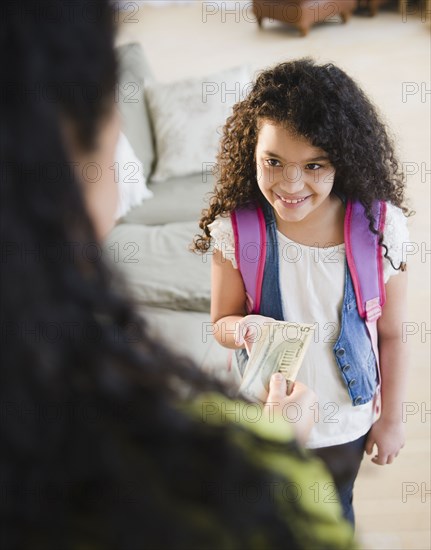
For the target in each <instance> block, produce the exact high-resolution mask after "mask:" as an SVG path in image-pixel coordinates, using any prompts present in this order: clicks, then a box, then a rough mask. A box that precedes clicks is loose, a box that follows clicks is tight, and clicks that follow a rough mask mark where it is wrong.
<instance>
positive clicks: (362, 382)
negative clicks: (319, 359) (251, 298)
mask: <svg viewBox="0 0 431 550" xmlns="http://www.w3.org/2000/svg"><path fill="white" fill-rule="evenodd" d="M262 207H263V212H264V215H265V222H266V262H265V270H264V274H263V283H262V295H261V302H260V303H261V305H260V312H259V313H260V315H264V316H266V317H272V318H274V319H276V320H278V321H288V319H284V317H283V309H282V301H281V290H280V280H279V272H280V271H279V253H278V240H277V225H276V220H275V217H274V212H273V209H272V207H271V205H270V204H269V203H267V202H266V201H265V202H264V204H262ZM293 321H295V320H293ZM333 352H334V357H335V361H336V363H337V365H338V368H339V370H340V374H341V377H342V379H343V381H344V383H345V385H346V389H347V391H348V392H349V396H350V399H351V401H352V405H353V406H357V405H363V404H364V403H367V402H368V401H371V399H372V398H373V396H374V394H375V392H376V388H377V385H378V371H377V362H376V358H375V356H374V352H373V348H372V344H371V339H370V336H369V334H368V330H367V327H366V325H365V322H364V320H363V319H362V318H361V317H360V315H359V313H358V308H357V304H356V296H355V291H354V288H353V283H352V278H351V276H350V271H349V268H348V265H347V260H346V263H345V282H344V299H343V305H342V312H341V328H340V334H339V336H338V339H337V341H336V343H335V345H334V347H333ZM247 357H248V356H247V352H246V351H245V350H244V349H242V350H239V353H237V358H238V364H239V368H240V370H241V371H242V372H243V368H244V367H245V361H246V360H247Z"/></svg>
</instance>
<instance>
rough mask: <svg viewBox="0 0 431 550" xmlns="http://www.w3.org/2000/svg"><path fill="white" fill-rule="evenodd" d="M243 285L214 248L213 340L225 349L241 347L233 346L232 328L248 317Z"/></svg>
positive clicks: (237, 273)
mask: <svg viewBox="0 0 431 550" xmlns="http://www.w3.org/2000/svg"><path fill="white" fill-rule="evenodd" d="M245 304H246V295H245V289H244V283H243V281H242V277H241V274H240V272H239V270H238V269H235V268H234V267H233V265H232V262H231V261H230V260H227V259H226V258H225V257H224V256H223V255H222V253H221V252H220V251H219V250H217V249H215V250H214V254H213V256H212V266H211V321H212V323H214V331H215V333H214V336H215V338H216V340H217V341H218V342H219V343H220V344H221V345H222V346H225V347H227V348H233V349H237V348H243V347H244V345H237V344H236V343H235V329H236V328H237V326H238V323H239V322H240V321H241V320H242V319H243V318H244V316H245V315H246V314H247V312H246V309H245Z"/></svg>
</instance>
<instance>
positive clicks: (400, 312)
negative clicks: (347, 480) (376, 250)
mask: <svg viewBox="0 0 431 550" xmlns="http://www.w3.org/2000/svg"><path fill="white" fill-rule="evenodd" d="M406 318H407V272H400V273H399V274H397V275H395V276H392V277H391V278H390V279H389V281H388V283H387V284H386V304H385V306H384V308H383V313H382V316H381V317H380V319H379V321H378V323H377V329H378V335H379V354H380V370H381V377H382V388H381V390H382V411H381V416H380V418H379V419H378V420H377V422H376V423H375V424H374V425H373V427H372V429H371V432H370V435H369V436H368V440H367V445H366V451H367V453H368V454H371V453H372V451H373V446H374V444H376V445H377V450H378V451H377V455H376V456H375V457H374V458H373V459H372V461H373V462H374V463H375V464H380V465H384V464H391V463H392V462H393V460H394V458H395V457H396V456H397V455H398V453H399V451H400V449H401V448H402V447H403V446H404V440H405V436H404V423H403V421H402V403H403V401H404V400H405V397H406V386H407V366H408V350H407V344H406V343H405V342H403V341H402V331H403V322H405V320H406Z"/></svg>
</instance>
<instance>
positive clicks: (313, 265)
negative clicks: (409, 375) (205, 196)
mask: <svg viewBox="0 0 431 550" xmlns="http://www.w3.org/2000/svg"><path fill="white" fill-rule="evenodd" d="M209 229H210V232H211V237H212V238H213V239H214V247H215V248H217V249H219V250H220V251H221V252H222V254H223V255H224V257H225V258H227V259H229V260H231V262H232V265H233V266H234V267H235V268H237V265H236V260H235V240H234V235H233V230H232V223H231V219H230V217H218V218H216V220H215V221H214V222H213V223H212V224H211V225H210V226H209ZM277 237H278V249H279V265H280V290H281V298H282V307H283V313H284V317H285V318H286V319H289V320H290V321H293V322H299V323H311V324H315V338H314V343H313V344H312V345H311V346H310V347H309V349H308V351H307V354H306V356H305V358H304V362H303V364H302V366H301V369H300V371H299V374H298V377H297V379H298V380H299V381H301V382H303V383H304V384H307V386H309V387H310V388H311V389H313V390H314V391H315V392H316V394H317V396H318V398H319V408H318V409H317V408H316V409H315V410H314V418H315V424H314V427H313V429H312V431H311V434H310V437H309V440H308V442H307V445H306V446H307V447H308V448H311V449H312V448H320V447H329V446H331V445H341V444H342V443H347V442H349V441H354V440H355V439H358V438H359V437H361V436H362V435H364V434H365V433H367V431H368V430H369V429H370V427H371V426H372V424H373V422H374V417H375V413H374V410H373V401H370V402H368V403H366V404H365V405H359V406H356V407H353V405H352V403H351V400H350V397H349V394H348V391H347V388H346V386H345V383H344V381H343V379H342V376H341V373H340V371H339V368H338V365H337V363H336V361H335V358H334V353H333V350H332V348H333V346H334V344H335V342H336V340H337V338H338V335H339V331H340V321H341V309H342V304H343V298H344V277H345V264H346V261H345V259H346V252H345V245H344V244H340V245H338V246H332V247H327V248H317V247H310V246H304V245H301V244H298V243H296V242H294V241H292V240H290V239H288V238H287V237H286V236H285V235H283V234H282V233H280V232H279V231H277ZM408 241H409V234H408V229H407V220H406V218H405V216H404V215H403V213H402V210H401V209H400V208H397V207H396V206H393V205H391V204H389V203H388V205H387V213H386V223H385V229H384V244H386V246H387V247H388V250H389V255H390V257H391V258H392V261H393V263H394V265H396V266H398V265H399V263H400V262H401V261H405V259H404V258H403V257H402V253H403V242H408ZM383 267H384V281H385V283H387V281H388V280H389V278H390V277H391V276H393V275H395V274H397V273H399V271H397V270H395V269H393V267H392V266H391V264H390V262H389V260H387V259H386V258H384V259H383ZM283 281H286V284H283Z"/></svg>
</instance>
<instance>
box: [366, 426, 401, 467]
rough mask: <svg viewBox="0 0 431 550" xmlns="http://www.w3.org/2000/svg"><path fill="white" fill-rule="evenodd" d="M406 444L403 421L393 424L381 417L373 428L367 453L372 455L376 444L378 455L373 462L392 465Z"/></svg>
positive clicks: (368, 440)
mask: <svg viewBox="0 0 431 550" xmlns="http://www.w3.org/2000/svg"><path fill="white" fill-rule="evenodd" d="M404 443H405V435H404V424H403V423H402V422H401V421H397V422H393V421H391V420H386V419H385V418H383V417H380V418H379V419H378V420H377V421H376V422H375V423H374V424H373V427H372V428H371V432H370V434H369V436H368V439H367V444H366V446H365V451H366V453H367V454H368V455H370V454H371V453H372V452H373V447H374V444H375V445H377V454H376V456H374V457H373V458H372V459H371V461H372V462H374V464H379V465H380V466H384V465H385V464H392V462H393V461H394V458H396V457H397V456H398V453H399V452H400V450H401V449H402V448H403V447H404Z"/></svg>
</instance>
